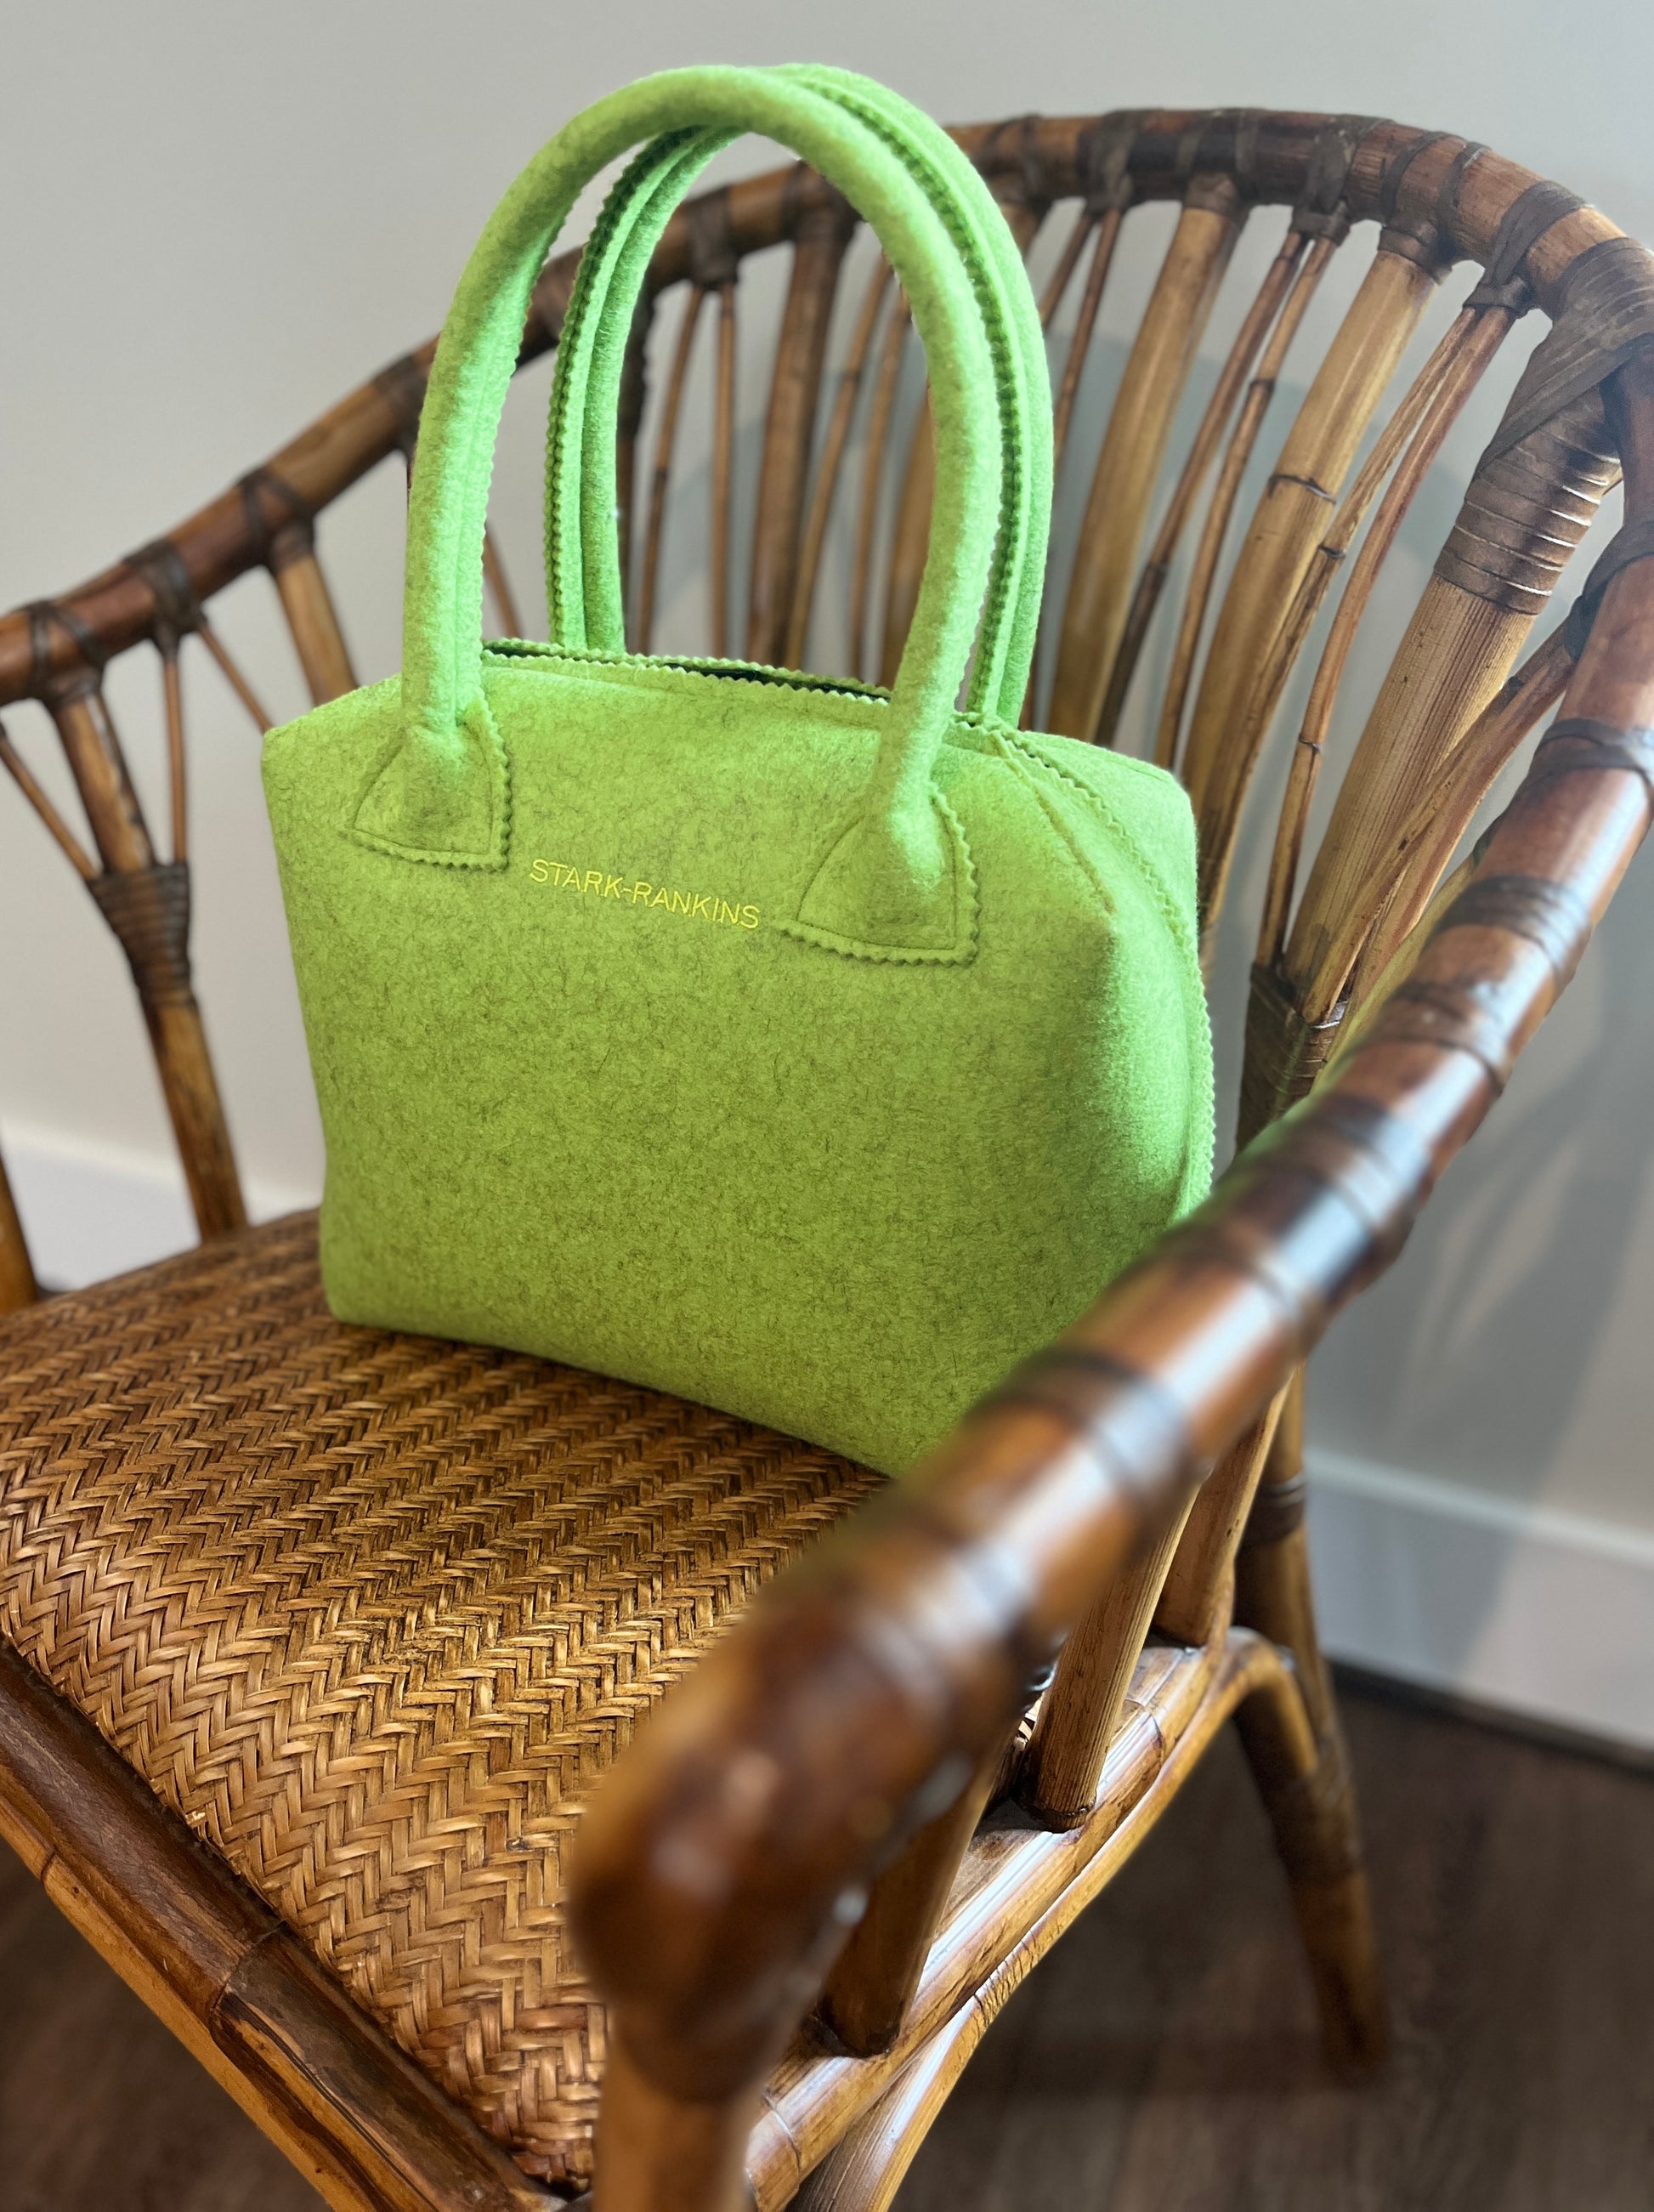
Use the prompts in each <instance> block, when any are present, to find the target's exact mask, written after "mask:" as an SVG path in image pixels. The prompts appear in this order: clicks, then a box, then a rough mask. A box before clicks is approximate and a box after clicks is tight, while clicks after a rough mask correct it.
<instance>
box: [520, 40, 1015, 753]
mask: <svg viewBox="0 0 1654 2212" xmlns="http://www.w3.org/2000/svg"><path fill="white" fill-rule="evenodd" d="M785 75H787V76H791V77H793V78H795V79H797V81H798V82H801V83H803V84H806V85H808V86H809V87H810V88H812V89H813V90H815V91H817V92H821V93H822V94H825V96H826V97H827V98H828V99H830V100H834V101H835V102H836V103H837V104H838V105H839V106H842V107H844V108H845V109H846V110H847V111H848V112H850V113H851V114H853V115H855V116H857V117H858V118H860V119H861V120H862V121H863V122H864V123H866V124H868V125H869V126H870V127H871V128H872V129H874V130H875V131H876V132H877V133H878V134H879V136H880V137H882V138H883V139H884V141H885V143H887V144H888V146H889V147H890V149H891V150H892V151H893V152H894V153H895V154H896V155H898V156H899V157H900V159H902V160H903V161H905V162H906V165H907V167H908V168H909V170H910V172H911V173H912V175H913V178H914V180H915V182H916V183H918V185H920V187H921V189H922V190H924V191H925V192H926V194H927V196H928V197H930V201H931V204H932V205H933V206H934V207H935V208H936V211H937V213H938V214H939V215H940V216H942V221H943V222H944V223H945V224H946V225H947V227H948V232H949V234H950V236H951V237H952V239H953V240H954V245H955V246H956V248H957V249H958V251H959V252H960V256H961V258H962V259H963V261H964V264H965V267H966V273H967V275H968V276H969V277H970V279H971V283H972V290H973V291H974V293H975V295H976V299H977V305H978V311H979V312H980V313H981V315H982V317H983V321H984V324H985V328H986V331H987V335H988V340H989V345H990V348H991V352H992V356H993V362H994V380H995V391H996V397H997V402H998V406H999V416H1000V443H1001V449H1002V453H1003V456H1004V478H1003V488H1002V495H1001V510H1000V524H999V532H998V537H997V540H996V544H995V550H994V568H993V574H992V577H991V581H990V585H989V590H988V599H987V605H986V608H985V612H984V615H983V620H982V629H981V634H980V636H979V638H978V644H977V650H976V653H975V656H974V659H973V662H972V676H971V688H970V692H969V696H968V704H969V705H970V706H971V707H972V708H977V709H978V710H980V711H983V712H985V713H988V714H996V715H997V716H999V717H1000V718H1001V719H1002V720H1008V721H1010V722H1013V723H1015V720H1017V719H1018V717H1019V715H1020V714H1021V707H1022V702H1023V699H1024V696H1026V693H1027V681H1028V671H1029V669H1030V666H1031V665H1032V662H1033V650H1034V645H1035V641H1036V636H1037V632H1038V628H1039V609H1040V600H1041V595H1042V592H1043V586H1044V580H1045V577H1044V569H1045V535H1046V532H1047V530H1048V527H1049V518H1050V510H1051V473H1052V457H1051V392H1050V384H1049V379H1048V374H1047V370H1046V364H1045V337H1044V333H1043V331H1041V328H1040V325H1039V315H1038V313H1037V312H1036V310H1035V307H1034V304H1033V293H1032V292H1031V290H1030V289H1029V287H1028V282H1027V274H1026V272H1025V270H1024V269H1023V265H1022V260H1021V255H1020V253H1019V252H1018V251H1017V248H1016V244H1015V240H1014V239H1013V238H1012V236H1011V234H1010V231H1009V227H1008V225H1007V224H1006V222H1005V220H1004V217H1003V215H1002V213H1001V211H1000V210H999V208H998V206H997V204H996V202H995V200H994V198H993V197H992V195H991V192H990V191H988V188H987V186H986V185H985V183H984V181H983V179H982V177H981V175H980V173H978V170H977V169H976V167H975V166H974V165H973V164H972V162H971V161H969V160H968V159H967V158H966V155H964V154H963V153H962V152H961V151H960V148H959V147H958V146H957V145H956V144H955V143H954V141H953V139H952V138H950V137H948V133H947V132H946V131H943V130H942V128H941V127H940V126H939V125H937V124H936V123H935V122H933V121H932V120H931V118H930V117H929V116H927V115H924V114H923V113H922V112H921V111H919V110H918V109H917V108H914V107H912V106H910V105H909V103H908V102H907V101H906V100H901V99H900V98H899V97H898V95H896V94H893V93H889V92H888V91H887V90H886V89H885V88H884V87H882V86H881V85H879V84H877V83H875V82H874V81H873V80H872V79H871V78H868V77H863V76H855V75H853V74H852V73H851V72H850V71H849V70H835V69H830V68H827V67H824V66H816V65H807V66H798V67H791V68H789V69H787V70H785ZM725 143H728V138H727V135H726V134H724V133H716V134H714V133H708V134H706V136H705V137H704V138H701V139H700V140H694V139H688V140H686V141H684V142H683V143H682V144H677V143H669V142H668V141H666V140H661V141H657V143H656V145H655V146H654V147H651V148H650V149H647V150H646V152H645V154H643V155H639V158H638V160H637V161H635V162H634V163H633V166H632V167H631V168H630V169H629V170H628V171H627V173H626V175H625V176H624V177H623V178H621V180H620V181H619V183H618V184H617V185H615V189H614V191H613V192H612V193H611V194H610V196H609V202H608V204H606V205H605V206H604V208H603V212H602V214H601V216H599V218H598V222H597V226H596V227H595V228H594V230H593V233H592V236H591V240H589V241H588V243H587V246H586V251H585V256H584V257H583V258H582V261H581V265H580V271H579V279H578V281H577V283H576V285H575V289H574V292H573V296H572V297H571V299H570V301H569V304H568V308H567V312H566V314H565V317H564V320H563V326H562V330H561V332H560V337H559V341H558V353H557V370H556V377H555V380H554V386H553V392H552V400H551V410H550V428H549V432H548V441H547V468H546V586H547V601H548V619H549V625H550V635H551V637H552V638H553V639H554V641H557V642H560V643H562V644H566V645H571V646H577V647H578V646H586V647H597V648H598V649H599V650H603V651H608V652H623V651H624V650H625V630H624V602H623V587H622V584H621V568H620V556H619V544H618V538H619V533H618V532H617V530H616V527H615V501H614V493H613V489H612V488H613V485H614V482H615V460H616V456H615V419H616V416H617V413H618V401H619V386H620V381H621V376H622V374H623V373H624V367H625V356H626V345H627V334H628V333H629V331H630V330H631V327H632V319H633V313H634V312H635V309H636V305H637V301H638V299H639V295H640V294H641V291H642V288H643V285H644V283H645V278H646V272H647V269H648V265H649V262H650V259H651V256H652V254H653V252H654V248H655V246H657V243H658V241H659V239H660V235H661V234H662V232H663V230H664V228H665V227H666V224H667V222H668V220H669V217H670V216H671V214H672V212H673V210H675V209H676V206H677V205H678V204H679V202H680V201H681V200H682V197H683V196H684V195H685V194H686V193H687V192H688V191H689V189H690V188H691V187H692V185H694V180H695V178H696V177H697V176H698V174H699V173H700V170H701V169H702V168H703V167H705V165H706V162H707V161H710V160H711V158H712V155H713V154H714V153H716V152H717V151H718V150H719V149H720V148H721V147H722V146H723V145H724V144H725ZM572 392H579V393H580V394H581V395H582V396H581V398H580V399H579V401H577V402H576V403H575V404H572V405H571V403H570V395H571V393H572ZM577 479H578V491H577V489H576V482H577Z"/></svg>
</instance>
